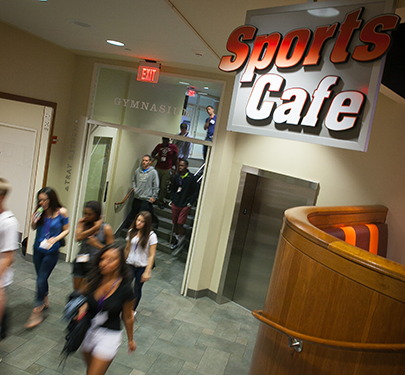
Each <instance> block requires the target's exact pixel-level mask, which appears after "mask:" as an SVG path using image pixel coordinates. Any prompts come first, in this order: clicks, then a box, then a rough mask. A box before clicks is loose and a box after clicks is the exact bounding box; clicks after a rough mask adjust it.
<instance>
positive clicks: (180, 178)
mask: <svg viewBox="0 0 405 375" xmlns="http://www.w3.org/2000/svg"><path fill="white" fill-rule="evenodd" d="M187 176H188V172H187V173H186V174H185V175H184V176H180V175H179V186H181V185H183V178H186V177H187Z"/></svg>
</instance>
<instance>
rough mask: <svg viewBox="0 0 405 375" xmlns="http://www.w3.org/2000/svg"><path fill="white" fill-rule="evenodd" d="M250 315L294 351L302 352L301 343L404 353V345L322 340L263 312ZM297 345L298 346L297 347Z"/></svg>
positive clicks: (253, 312)
mask: <svg viewBox="0 0 405 375" xmlns="http://www.w3.org/2000/svg"><path fill="white" fill-rule="evenodd" d="M252 314H253V316H254V317H255V318H256V319H258V320H260V321H261V322H262V323H264V324H266V325H268V326H269V327H271V328H273V329H274V330H276V331H278V332H280V333H282V334H284V335H286V336H287V337H288V339H289V343H292V344H291V345H290V346H292V347H294V348H295V350H296V351H301V350H302V341H304V342H309V343H311V344H315V345H321V346H326V347H329V348H334V349H343V350H353V351H362V352H382V353H390V352H404V351H405V344H398V343H392V344H374V343H363V342H348V341H336V340H329V339H322V338H320V337H314V336H308V335H305V334H303V333H300V332H296V331H293V330H291V329H288V328H286V327H284V326H282V325H280V324H277V323H275V322H273V321H272V320H270V319H269V318H267V317H265V316H263V310H253V311H252ZM298 343H299V344H300V345H298Z"/></svg>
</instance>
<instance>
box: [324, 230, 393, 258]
mask: <svg viewBox="0 0 405 375" xmlns="http://www.w3.org/2000/svg"><path fill="white" fill-rule="evenodd" d="M323 231H325V232H326V233H329V234H330V235H332V236H334V237H337V238H339V239H340V240H342V241H345V242H347V243H349V244H350V245H353V246H357V247H359V248H361V249H363V250H366V251H369V252H370V253H373V254H376V255H380V256H382V257H386V256H387V244H388V226H387V224H363V225H347V226H341V227H336V228H332V227H331V228H323Z"/></svg>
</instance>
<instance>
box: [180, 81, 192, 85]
mask: <svg viewBox="0 0 405 375" xmlns="http://www.w3.org/2000/svg"><path fill="white" fill-rule="evenodd" d="M179 83H180V84H181V85H187V86H188V85H190V84H189V83H188V82H182V81H179Z"/></svg>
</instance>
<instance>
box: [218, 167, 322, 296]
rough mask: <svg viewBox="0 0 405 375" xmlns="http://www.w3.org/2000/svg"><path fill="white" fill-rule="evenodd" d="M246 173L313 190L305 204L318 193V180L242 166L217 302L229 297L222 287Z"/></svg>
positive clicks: (311, 204) (229, 257) (316, 196)
mask: <svg viewBox="0 0 405 375" xmlns="http://www.w3.org/2000/svg"><path fill="white" fill-rule="evenodd" d="M248 174H250V175H255V176H257V177H264V178H268V179H273V180H276V181H281V182H285V183H288V184H292V185H296V186H301V187H304V188H307V189H310V190H313V191H314V195H313V198H312V197H311V198H308V199H307V202H306V205H308V206H313V205H315V203H316V200H317V198H318V194H319V183H318V182H315V181H309V180H304V179H301V178H297V177H293V176H288V175H284V174H280V173H276V172H271V171H266V170H263V169H259V168H255V167H251V166H247V165H243V166H242V169H241V175H240V180H239V186H238V194H237V196H236V201H235V208H234V211H233V216H232V223H231V229H230V231H229V238H228V244H227V247H226V252H225V258H224V263H223V267H222V273H221V278H220V282H219V287H218V293H217V298H216V302H217V303H226V302H229V301H230V300H229V298H227V297H225V296H224V289H225V284H226V278H227V273H228V269H229V265H230V260H231V254H232V249H233V246H234V240H235V235H236V228H237V225H238V218H239V215H240V209H241V203H242V198H243V193H244V190H245V184H246V180H247V176H248Z"/></svg>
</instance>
